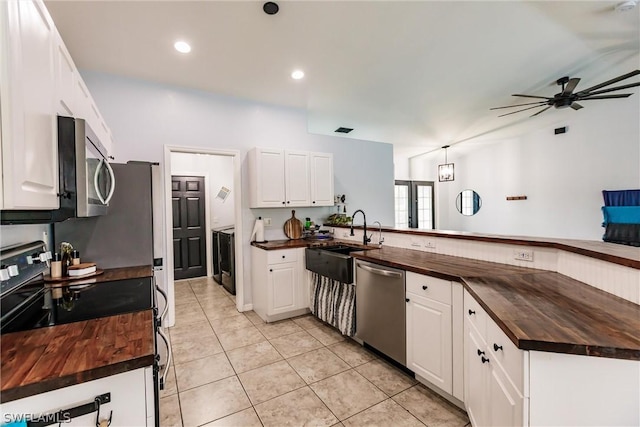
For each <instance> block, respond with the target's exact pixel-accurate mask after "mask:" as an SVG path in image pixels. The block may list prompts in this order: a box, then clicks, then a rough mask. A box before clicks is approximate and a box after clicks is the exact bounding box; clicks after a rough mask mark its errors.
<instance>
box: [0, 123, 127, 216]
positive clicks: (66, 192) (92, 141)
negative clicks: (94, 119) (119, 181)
mask: <svg viewBox="0 0 640 427" xmlns="http://www.w3.org/2000/svg"><path fill="white" fill-rule="evenodd" d="M58 176H59V193H58V196H59V198H60V208H59V209H55V210H3V211H2V214H1V215H0V221H1V223H2V224H38V223H40V224H42V223H52V222H59V221H64V220H65V219H68V218H79V217H91V216H98V215H104V214H106V213H107V209H108V207H109V200H111V197H112V196H113V192H114V190H115V178H114V176H113V170H112V169H111V166H110V165H109V153H107V150H106V148H105V147H104V145H102V143H101V142H100V140H99V139H98V137H97V136H96V134H95V132H93V130H92V129H91V127H89V125H88V124H87V122H86V121H85V120H83V119H76V118H73V117H63V116H59V117H58Z"/></svg>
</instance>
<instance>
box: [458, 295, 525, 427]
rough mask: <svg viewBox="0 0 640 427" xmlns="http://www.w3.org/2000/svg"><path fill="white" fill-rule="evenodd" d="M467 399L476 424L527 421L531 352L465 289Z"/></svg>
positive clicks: (502, 423)
mask: <svg viewBox="0 0 640 427" xmlns="http://www.w3.org/2000/svg"><path fill="white" fill-rule="evenodd" d="M464 313H465V314H464V316H465V322H464V329H465V350H464V354H465V360H464V378H465V392H464V402H465V406H466V408H467V413H468V415H469V419H470V420H471V424H472V425H473V426H521V425H528V417H527V413H528V412H527V409H528V399H527V389H526V388H525V386H524V385H525V381H524V378H525V375H526V376H527V377H528V374H529V371H528V369H527V365H528V363H527V362H528V352H526V351H523V350H519V349H518V348H517V347H515V345H513V343H512V342H511V341H510V340H509V339H508V338H507V336H506V335H504V333H503V332H502V331H501V330H500V328H499V327H498V325H496V324H495V322H493V320H491V319H490V318H489V316H488V315H487V314H486V312H485V311H484V310H483V309H482V308H481V307H480V305H479V304H478V303H477V302H476V301H475V299H474V298H473V297H472V296H471V295H470V294H469V293H468V292H466V291H465V293H464Z"/></svg>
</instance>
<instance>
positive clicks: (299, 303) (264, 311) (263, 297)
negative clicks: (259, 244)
mask: <svg viewBox="0 0 640 427" xmlns="http://www.w3.org/2000/svg"><path fill="white" fill-rule="evenodd" d="M251 266H252V269H251V274H252V278H253V280H252V291H253V310H254V311H255V312H256V313H257V314H258V315H259V316H260V317H261V318H262V319H263V320H264V321H266V322H274V321H277V320H281V319H286V318H289V317H294V316H298V315H300V314H304V313H306V312H308V311H309V308H308V307H309V293H308V292H309V291H308V284H307V281H306V274H305V269H304V248H296V249H280V250H271V251H266V250H263V249H259V248H256V247H255V246H252V247H251Z"/></svg>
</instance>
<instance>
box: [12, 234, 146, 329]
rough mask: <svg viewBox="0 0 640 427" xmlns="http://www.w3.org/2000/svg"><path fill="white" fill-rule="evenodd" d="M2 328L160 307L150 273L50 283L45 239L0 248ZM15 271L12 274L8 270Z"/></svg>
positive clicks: (43, 325)
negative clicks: (88, 281) (45, 277)
mask: <svg viewBox="0 0 640 427" xmlns="http://www.w3.org/2000/svg"><path fill="white" fill-rule="evenodd" d="M0 258H1V260H2V270H5V273H7V274H3V277H2V278H3V279H6V280H2V281H1V289H2V294H1V295H0V316H1V317H0V331H1V333H3V334H4V333H9V332H17V331H24V330H29V329H35V328H41V327H46V326H54V325H61V324H65V323H71V322H78V321H81V320H89V319H95V318H100V317H106V316H113V315H116V314H124V313H131V312H135V311H140V310H147V309H153V308H154V307H155V303H154V302H155V301H154V297H155V293H154V292H153V289H154V288H153V281H152V278H151V277H145V278H137V279H120V280H117V281H112V282H99V283H93V284H73V283H72V284H69V285H65V286H58V285H55V284H50V283H45V282H44V280H43V273H44V272H46V271H47V268H48V265H47V258H48V255H47V252H46V247H45V246H44V244H43V243H42V242H34V243H30V244H26V245H20V246H16V247H12V248H6V249H3V250H2V251H1V254H0ZM9 273H11V274H9Z"/></svg>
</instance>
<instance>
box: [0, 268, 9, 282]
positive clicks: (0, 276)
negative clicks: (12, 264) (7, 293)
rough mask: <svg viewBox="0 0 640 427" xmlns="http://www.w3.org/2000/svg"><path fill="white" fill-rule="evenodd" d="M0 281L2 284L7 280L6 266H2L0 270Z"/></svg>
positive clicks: (7, 270)
mask: <svg viewBox="0 0 640 427" xmlns="http://www.w3.org/2000/svg"><path fill="white" fill-rule="evenodd" d="M0 280H2V281H3V282H4V281H5V280H9V269H8V268H7V266H6V265H3V266H2V268H0Z"/></svg>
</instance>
